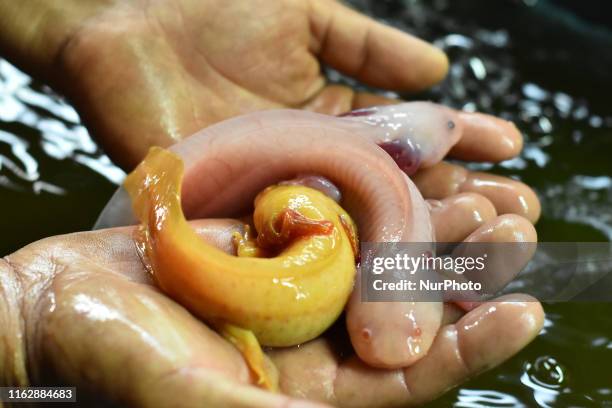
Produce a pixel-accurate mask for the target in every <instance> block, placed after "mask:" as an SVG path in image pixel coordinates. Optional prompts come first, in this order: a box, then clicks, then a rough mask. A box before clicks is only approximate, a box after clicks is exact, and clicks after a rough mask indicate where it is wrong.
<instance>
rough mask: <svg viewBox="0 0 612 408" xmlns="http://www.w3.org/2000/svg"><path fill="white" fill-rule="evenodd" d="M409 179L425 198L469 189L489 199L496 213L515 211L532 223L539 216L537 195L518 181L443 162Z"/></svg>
mask: <svg viewBox="0 0 612 408" xmlns="http://www.w3.org/2000/svg"><path fill="white" fill-rule="evenodd" d="M412 179H413V181H414V183H415V184H416V185H417V187H418V188H419V191H420V192H421V194H423V197H425V198H429V199H438V200H439V199H443V198H446V197H450V196H452V195H454V194H457V193H460V192H472V193H477V194H481V195H483V196H485V197H486V198H487V199H489V200H490V201H491V202H492V203H493V205H494V206H495V208H496V210H497V213H498V214H500V215H501V214H517V215H520V216H523V217H525V218H527V219H528V220H529V221H531V222H536V221H537V220H538V218H539V217H540V210H541V208H540V201H539V200H538V197H537V196H536V194H535V192H534V191H533V190H532V189H531V188H529V186H527V185H526V184H524V183H521V182H520V181H516V180H512V179H509V178H506V177H501V176H496V175H493V174H488V173H481V172H471V171H469V170H466V169H465V168H463V167H461V166H458V165H455V164H450V163H446V162H441V163H438V164H436V165H435V166H433V167H430V168H427V169H422V170H420V171H419V172H418V173H417V174H415V175H414V176H413V177H412Z"/></svg>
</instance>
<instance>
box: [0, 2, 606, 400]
mask: <svg viewBox="0 0 612 408" xmlns="http://www.w3.org/2000/svg"><path fill="white" fill-rule="evenodd" d="M352 3H353V4H354V5H355V6H356V7H358V8H360V9H362V10H365V11H366V12H368V13H369V14H372V15H375V16H378V17H379V18H382V19H384V20H386V21H387V22H389V23H390V24H393V25H395V26H397V27H400V28H402V29H404V30H407V31H411V32H416V33H417V34H418V35H420V36H422V37H424V38H426V39H428V40H430V41H434V42H435V43H436V44H437V45H438V46H440V47H442V48H444V49H445V50H446V51H447V52H448V53H449V55H450V56H451V59H452V66H451V70H450V75H449V78H448V79H447V80H446V81H445V82H444V83H443V84H442V85H441V86H439V87H437V88H436V89H434V90H433V91H431V92H429V93H427V94H424V95H422V96H423V97H426V98H431V99H434V100H437V101H441V102H443V103H446V104H449V105H452V106H455V107H459V108H462V109H465V110H470V111H474V110H479V111H485V112H491V113H495V114H498V115H501V116H503V117H505V118H508V119H511V120H514V121H515V122H516V123H517V124H518V126H519V127H520V128H521V130H523V132H524V134H525V138H526V145H525V150H524V152H523V153H522V155H521V156H520V157H519V158H516V159H514V160H510V161H507V162H504V163H502V164H501V165H496V166H493V165H491V164H479V165H475V166H473V167H474V168H480V169H491V170H493V171H495V172H498V173H501V174H506V175H510V176H513V177H518V178H521V179H523V180H524V181H526V182H527V183H529V184H530V185H533V186H534V187H535V188H536V190H537V191H538V194H539V196H540V198H541V199H542V203H543V213H544V216H543V218H542V220H541V221H540V223H539V225H538V233H539V236H540V239H541V240H544V241H560V240H564V241H609V240H611V239H612V188H611V186H612V179H611V178H610V176H611V174H612V165H611V161H610V158H609V156H610V152H612V104H611V103H610V102H609V95H610V94H611V92H610V91H611V89H609V88H610V86H609V79H608V78H607V75H609V72H612V64H610V61H612V57H610V56H609V55H607V54H606V50H607V51H608V53H610V52H612V51H611V50H612V34H609V32H607V31H606V30H605V29H601V30H589V29H585V28H584V26H580V25H579V24H577V23H576V21H574V20H572V21H571V25H572V27H569V26H568V27H566V25H568V24H569V23H568V24H565V23H564V21H565V20H567V19H561V22H560V21H559V19H553V18H550V21H549V20H547V19H548V18H549V17H550V16H552V15H554V13H552V12H551V13H548V12H547V9H546V8H545V7H549V6H550V5H551V4H553V2H552V1H544V0H540V1H537V0H530V1H526V0H525V1H523V2H520V1H509V0H498V1H491V0H470V1H463V2H451V1H450V0H435V1H419V0H385V1H382V0H376V1H375V0H354V1H352ZM525 4H535V5H536V7H534V8H533V11H530V10H529V8H528V7H526V6H525ZM600 17H601V16H600ZM536 18H537V19H539V20H534V19H536ZM601 18H603V17H601ZM564 24H565V25H564ZM574 26H577V27H579V28H580V30H577V29H576V30H575V32H574V31H572V30H574V28H573V27H574ZM551 27H552V28H551ZM538 30H540V31H538ZM563 30H565V31H563ZM534 33H535V34H534ZM551 33H552V34H551ZM608 34H609V35H610V37H608ZM551 36H552V40H551V41H548V40H550V38H551ZM540 40H541V41H540ZM547 41H548V42H547ZM606 41H609V43H606ZM602 44H603V45H602ZM606 44H607V47H606V46H605V45H606ZM593 47H595V48H596V52H595V51H593V50H592V49H593ZM597 47H598V48H597ZM576 56H579V57H576ZM407 69H409V67H407ZM589 70H591V71H589ZM602 73H603V74H602ZM604 74H605V76H603V75H604ZM330 77H331V79H332V80H336V81H348V80H347V79H346V78H343V77H342V76H340V75H339V74H337V73H335V72H333V71H330ZM606 87H607V88H606ZM123 176H124V174H123V172H122V171H121V170H119V169H118V168H117V167H115V166H113V165H112V164H111V163H110V161H109V160H108V158H107V157H106V156H105V155H104V154H103V153H102V152H101V151H100V150H99V149H98V147H97V146H96V144H95V143H94V142H93V141H92V140H91V138H90V137H89V135H88V134H87V131H86V130H85V129H84V128H83V127H82V126H81V125H80V124H79V118H78V115H77V114H76V113H75V111H74V110H73V109H72V108H71V107H70V106H69V105H68V104H66V103H65V102H64V101H62V100H61V99H60V98H58V97H57V96H55V95H54V94H53V93H52V92H50V91H49V90H48V89H47V88H46V87H44V86H41V85H40V84H37V83H35V82H32V81H31V80H30V78H29V77H27V76H26V75H24V74H23V73H21V72H19V71H18V70H16V69H15V68H14V67H12V66H11V65H10V64H8V63H7V62H5V61H2V60H0V211H2V214H3V216H2V218H0V231H2V236H1V237H0V254H6V253H8V252H9V251H12V250H14V249H16V248H18V247H20V246H22V245H24V244H26V243H28V242H31V241H34V240H36V239H39V238H41V237H44V236H47V235H53V234H58V233H63V232H69V231H76V230H82V229H88V228H89V227H90V226H91V225H92V223H93V222H94V220H95V218H96V216H97V214H98V212H99V211H100V209H101V208H102V207H103V205H104V204H105V202H106V201H107V200H108V198H109V197H110V195H111V193H112V191H113V190H114V187H115V185H116V183H118V182H119V181H120V180H121V179H122V177H123ZM546 310H547V321H546V327H545V329H544V331H543V332H542V334H541V335H540V336H539V337H538V339H537V340H536V341H535V342H534V343H533V344H532V345H531V346H530V347H528V348H527V349H525V350H524V351H523V352H521V353H520V354H519V355H518V356H516V357H515V358H513V359H511V360H510V361H509V362H507V363H506V364H504V365H503V366H502V367H500V368H498V369H495V370H493V371H492V372H490V373H488V374H485V375H482V376H480V377H478V378H477V379H475V380H472V381H470V382H469V383H468V384H467V385H465V386H464V387H462V388H461V389H459V390H457V391H453V392H451V393H449V394H447V395H446V396H444V397H443V398H442V399H440V400H439V401H437V402H436V403H434V404H432V405H433V406H449V405H454V406H457V407H490V406H494V407H521V406H534V405H537V406H542V407H548V406H550V407H567V406H601V405H602V404H603V402H604V401H612V385H611V384H612V379H611V376H610V370H609V368H608V367H611V366H612V339H611V337H610V336H611V333H612V319H610V318H609V316H610V315H611V312H612V308H611V305H609V304H594V303H591V304H589V303H582V304H575V305H574V304H556V305H547V307H546ZM492 341H498V340H496V339H492Z"/></svg>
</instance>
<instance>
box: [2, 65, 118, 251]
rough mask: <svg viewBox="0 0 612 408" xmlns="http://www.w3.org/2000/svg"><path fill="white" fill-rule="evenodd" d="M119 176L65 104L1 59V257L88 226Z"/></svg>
mask: <svg viewBox="0 0 612 408" xmlns="http://www.w3.org/2000/svg"><path fill="white" fill-rule="evenodd" d="M123 176H124V173H123V172H122V171H121V170H120V169H119V168H117V167H116V166H114V165H113V164H112V163H111V162H110V160H109V159H108V157H106V156H105V155H104V154H103V153H102V152H101V151H100V149H99V148H98V147H97V145H96V144H95V143H94V142H93V141H92V140H91V138H90V137H89V134H88V133H87V130H85V128H84V127H83V126H82V125H81V124H80V122H79V116H78V115H77V113H76V112H75V110H74V109H73V108H72V107H71V106H70V105H68V104H67V103H65V102H64V101H63V100H62V99H61V98H59V97H57V96H56V95H54V94H53V93H52V92H51V91H50V90H49V89H48V88H47V87H44V86H41V85H39V84H37V83H35V82H33V81H32V80H31V79H30V78H29V77H28V76H27V75H25V74H23V73H22V72H20V71H19V70H17V69H16V68H15V67H13V66H12V65H10V64H9V63H8V62H6V61H5V60H2V59H0V197H1V199H0V211H2V215H3V216H2V218H0V231H2V236H0V255H5V254H6V253H8V252H10V251H12V250H15V249H17V248H19V247H20V246H23V245H25V244H27V243H29V242H32V241H35V240H37V239H40V238H42V237H45V236H48V235H54V234H60V233H65V232H71V231H76V230H83V229H88V228H89V227H90V226H91V222H92V220H93V219H94V217H95V214H96V213H97V212H99V211H100V209H101V207H102V206H103V205H104V203H105V201H107V200H108V196H109V194H110V192H111V191H112V190H113V188H114V185H115V184H116V183H118V182H119V181H120V180H121V179H122V177H123Z"/></svg>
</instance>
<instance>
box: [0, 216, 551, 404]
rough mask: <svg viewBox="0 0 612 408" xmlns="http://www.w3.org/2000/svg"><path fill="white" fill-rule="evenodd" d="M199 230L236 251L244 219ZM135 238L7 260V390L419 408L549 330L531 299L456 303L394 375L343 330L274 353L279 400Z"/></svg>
mask: <svg viewBox="0 0 612 408" xmlns="http://www.w3.org/2000/svg"><path fill="white" fill-rule="evenodd" d="M193 225H194V228H195V229H196V231H198V233H199V234H200V235H202V236H203V238H204V239H207V240H210V241H211V242H213V243H214V244H216V245H218V246H219V247H221V248H224V249H226V250H230V249H231V248H232V245H231V236H232V232H233V231H235V230H236V229H237V228H240V226H241V225H242V224H241V223H238V222H235V221H232V220H206V221H196V222H194V223H193ZM132 234H133V228H131V227H126V228H115V229H108V230H102V231H95V232H83V233H76V234H70V235H65V236H58V237H51V238H47V239H45V240H43V241H40V242H37V243H34V244H31V245H29V246H27V247H25V248H23V249H21V250H19V251H17V252H16V253H14V254H12V255H10V256H8V257H6V258H5V259H4V260H1V261H0V276H1V277H2V279H1V280H0V293H1V294H2V296H0V321H2V322H3V328H5V329H6V330H3V332H2V333H1V334H0V338H1V339H2V341H0V345H2V347H0V359H1V360H0V361H2V363H3V364H2V367H3V371H1V372H0V383H1V384H3V385H21V386H25V385H27V384H28V383H31V384H49V383H51V382H53V383H57V382H58V381H59V382H60V383H67V384H70V385H74V386H77V388H78V392H79V395H81V396H83V394H85V393H86V391H87V390H89V391H93V392H96V393H100V394H101V395H103V396H105V397H107V398H109V399H111V400H115V401H119V402H121V403H124V404H128V405H130V406H138V407H158V406H168V405H173V406H179V407H193V406H207V407H293V406H295V407H298V406H299V407H306V406H312V407H315V406H323V405H324V404H318V403H314V402H313V403H311V404H307V403H305V402H303V401H301V400H300V401H298V400H297V398H306V399H309V400H317V401H323V402H325V403H329V404H334V405H337V406H347V407H349V406H350V407H354V406H369V407H377V406H380V407H384V406H395V405H397V404H399V403H402V404H410V405H413V404H418V403H422V402H425V401H428V400H431V399H432V398H434V397H436V396H437V395H438V394H440V393H442V392H444V391H446V390H447V389H448V388H450V387H452V386H454V385H456V384H458V383H459V382H462V381H464V380H465V379H466V378H469V377H471V376H473V375H475V374H476V373H478V372H480V371H483V370H485V369H488V368H491V367H493V366H495V365H497V364H499V363H501V362H502V361H503V360H505V359H506V358H508V357H509V356H511V355H512V354H514V353H516V352H517V351H518V350H520V349H521V348H522V347H524V346H525V345H526V344H527V343H528V342H529V341H530V340H531V339H532V338H533V337H534V336H535V335H536V334H537V333H538V331H539V328H540V327H541V324H542V319H543V315H542V310H541V307H540V305H539V303H537V302H535V301H533V300H532V299H528V298H525V297H520V296H516V297H514V298H505V299H499V300H498V301H494V302H490V303H486V304H482V305H480V306H479V307H477V308H475V309H474V310H472V311H471V312H469V313H468V314H466V315H464V316H462V317H461V314H462V312H460V311H459V309H456V308H454V307H452V306H450V305H449V306H447V307H446V308H445V315H444V326H443V327H442V329H441V330H440V333H439V335H438V336H437V337H436V340H435V342H434V344H433V345H432V347H431V349H430V351H429V353H428V354H427V356H426V357H424V358H423V359H421V360H420V361H419V362H417V363H416V364H414V365H413V366H411V367H408V368H406V369H403V370H393V371H386V370H379V369H374V368H371V367H368V366H366V365H365V364H364V363H362V362H361V361H360V360H359V359H358V358H356V357H355V356H354V355H352V352H351V351H350V346H347V345H346V344H344V343H343V340H342V339H343V338H344V337H345V334H343V330H342V329H335V330H333V331H332V332H330V333H328V334H327V335H326V336H324V337H322V338H319V339H317V340H314V341H312V342H309V343H307V344H305V345H302V346H301V347H294V348H289V349H279V350H274V351H271V354H270V355H271V357H272V359H273V361H274V362H275V363H276V365H277V367H278V368H279V371H280V375H281V379H280V381H281V383H280V384H281V389H282V392H283V393H285V394H287V395H288V396H286V395H281V394H270V393H267V392H264V391H262V390H260V389H258V388H256V387H254V386H251V385H249V384H250V382H251V377H250V374H249V370H248V367H247V366H246V364H245V362H244V360H243V359H242V357H241V355H240V353H239V352H238V351H237V350H236V349H235V348H234V347H233V346H232V345H230V344H229V343H227V342H226V341H225V340H224V339H222V338H221V337H220V336H219V335H217V334H216V333H215V332H214V331H212V330H210V329H209V328H208V327H206V326H205V325H204V324H203V323H202V322H201V321H199V320H197V319H196V318H195V317H193V316H192V315H191V314H189V313H188V312H187V311H186V310H185V309H184V308H183V307H181V306H180V305H178V304H176V303H175V302H173V301H172V300H170V299H168V298H167V297H165V296H164V295H163V294H162V293H160V292H159V290H158V289H157V288H156V287H155V286H154V285H153V283H152V280H151V277H150V275H149V274H148V273H147V272H146V271H145V269H144V268H143V266H142V262H141V260H140V258H139V256H138V254H137V251H136V249H135V247H134V243H133V239H132ZM496 339H499V340H496ZM502 340H503V341H502ZM26 345H27V347H26ZM26 361H27V367H28V369H27V371H26V368H25V367H26ZM300 404H303V405H300Z"/></svg>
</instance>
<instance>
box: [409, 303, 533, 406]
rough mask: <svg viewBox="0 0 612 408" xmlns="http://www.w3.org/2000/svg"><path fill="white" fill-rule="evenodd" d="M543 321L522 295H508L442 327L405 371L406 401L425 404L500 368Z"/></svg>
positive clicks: (526, 342) (527, 340)
mask: <svg viewBox="0 0 612 408" xmlns="http://www.w3.org/2000/svg"><path fill="white" fill-rule="evenodd" d="M543 321H544V312H543V310H542V306H541V305H540V304H539V303H538V302H537V301H536V300H535V299H533V298H531V297H528V296H522V295H511V296H506V297H502V298H499V299H496V300H493V301H491V302H486V303H483V304H481V305H480V306H478V307H477V308H476V309H474V310H472V311H471V312H470V313H468V314H466V315H465V316H463V317H462V318H461V319H459V321H457V323H455V324H450V325H448V326H445V327H444V328H443V329H442V330H441V331H440V333H439V334H438V336H437V338H436V342H435V343H434V345H433V346H432V348H431V350H430V353H429V354H428V355H427V356H426V357H425V358H423V359H422V360H421V361H419V362H418V363H417V364H415V365H414V366H412V367H409V368H407V369H406V370H405V376H404V379H405V381H406V384H407V387H408V388H409V389H410V396H409V402H410V403H411V404H414V405H417V404H421V403H423V402H426V401H429V400H431V399H433V398H435V397H436V396H437V395H439V394H441V393H443V392H445V391H447V390H448V389H449V388H451V387H454V386H456V385H458V384H460V383H461V382H463V381H465V379H467V378H470V377H473V376H474V375H476V374H478V373H480V372H482V371H484V370H486V369H489V368H492V367H495V366H497V365H499V364H501V363H502V362H503V361H505V360H507V359H508V358H510V357H511V356H513V355H514V354H516V353H517V352H518V351H519V350H521V349H522V348H523V347H525V346H526V345H527V344H528V343H529V342H530V341H531V340H533V339H534V338H535V336H536V335H537V334H538V333H539V331H540V329H541V328H542V325H543Z"/></svg>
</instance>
